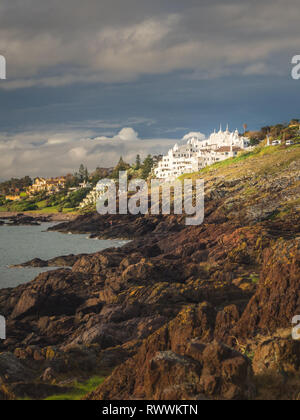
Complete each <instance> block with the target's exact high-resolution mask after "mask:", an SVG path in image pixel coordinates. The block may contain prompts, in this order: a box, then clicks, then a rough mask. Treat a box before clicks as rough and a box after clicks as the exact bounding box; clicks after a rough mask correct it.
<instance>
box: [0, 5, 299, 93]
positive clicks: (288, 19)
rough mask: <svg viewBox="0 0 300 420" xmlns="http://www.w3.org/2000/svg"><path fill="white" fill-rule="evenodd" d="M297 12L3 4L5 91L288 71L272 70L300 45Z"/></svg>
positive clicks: (292, 8) (293, 8) (283, 8)
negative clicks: (176, 75)
mask: <svg viewBox="0 0 300 420" xmlns="http://www.w3.org/2000/svg"><path fill="white" fill-rule="evenodd" d="M161 3H162V4H161ZM297 12H299V1H298V0H263V1H256V0H254V1H253V0H252V1H247V2H241V1H226V0H225V1H224V0H222V1H216V0H212V1H203V0H202V1H193V0H188V1H187V2H182V1H179V0H172V1H162V2H160V1H156V0H154V1H151V2H149V1H145V0H100V1H99V0H86V1H84V2H82V1H81V0H52V1H51V2H41V1H40V0H15V1H13V2H12V1H11V0H2V2H1V6H0V28H1V29H0V50H1V51H3V52H4V54H5V55H6V57H7V60H8V62H9V72H10V81H9V82H8V83H6V84H3V85H2V86H3V87H4V88H16V87H24V86H25V87H28V86H35V85H44V86H61V85H65V84H69V83H74V82H95V81H100V82H107V83H109V82H116V81H132V80H134V79H135V78H136V77H138V76H140V75H143V74H161V73H168V72H172V71H175V70H187V71H189V72H190V73H191V74H190V77H194V78H207V77H218V76H220V75H223V74H224V72H225V73H226V74H228V73H235V72H239V73H240V72H242V73H244V74H245V75H250V74H266V73H270V72H275V73H280V72H284V70H285V63H284V64H283V65H282V66H275V67H274V66H273V63H274V60H276V58H278V56H280V55H281V54H282V52H284V51H286V50H287V49H290V50H293V49H295V48H296V49H297V48H298V46H299V44H300V33H299V13H297ZM62 69H63V70H62Z"/></svg>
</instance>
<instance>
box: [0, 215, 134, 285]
mask: <svg viewBox="0 0 300 420" xmlns="http://www.w3.org/2000/svg"><path fill="white" fill-rule="evenodd" d="M54 224H55V223H43V224H42V225H41V226H7V225H4V226H0V289H3V288H6V287H15V286H18V285H20V284H22V283H26V282H28V281H31V280H33V279H34V278H35V277H36V276H37V275H38V274H39V273H42V272H44V271H49V270H53V269H54V268H53V267H49V268H14V269H11V268H8V267H9V266H10V265H15V264H20V263H24V262H26V261H30V260H32V259H33V258H41V259H42V260H48V259H50V258H54V257H58V256H61V255H69V254H75V255H76V254H85V253H86V254H88V253H93V252H98V251H101V250H103V249H105V248H111V247H117V246H122V245H124V244H125V243H126V241H118V240H113V241H102V240H93V239H87V235H64V234H62V233H58V232H46V230H47V229H48V227H50V226H53V225H54Z"/></svg>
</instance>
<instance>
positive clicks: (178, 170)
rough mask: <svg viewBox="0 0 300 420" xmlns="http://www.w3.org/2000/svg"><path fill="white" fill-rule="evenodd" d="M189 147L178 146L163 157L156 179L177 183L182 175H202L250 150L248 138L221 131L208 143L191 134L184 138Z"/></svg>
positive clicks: (156, 170) (200, 137)
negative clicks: (193, 173)
mask: <svg viewBox="0 0 300 420" xmlns="http://www.w3.org/2000/svg"><path fill="white" fill-rule="evenodd" d="M183 139H184V140H186V141H187V143H186V144H183V145H178V144H176V145H175V146H174V147H173V148H172V149H171V150H169V152H168V154H167V155H166V156H163V158H162V160H161V161H160V162H159V164H158V166H157V168H155V169H154V173H155V176H156V177H157V178H159V179H165V180H173V179H175V178H177V177H179V176H180V175H183V174H186V173H192V172H198V171H200V170H201V169H203V168H204V167H206V166H208V165H212V164H214V163H216V162H220V161H222V160H225V159H228V158H230V157H235V156H237V154H238V153H239V152H240V151H242V150H244V149H247V148H248V147H249V146H250V143H249V139H248V138H247V137H243V136H240V134H239V132H238V130H236V131H234V132H230V131H229V129H228V127H227V129H226V131H223V130H222V127H220V131H219V132H216V131H215V132H214V133H212V134H211V135H210V137H209V138H208V139H206V138H204V136H203V135H201V134H200V133H190V134H189V135H187V136H185V137H184V138H183Z"/></svg>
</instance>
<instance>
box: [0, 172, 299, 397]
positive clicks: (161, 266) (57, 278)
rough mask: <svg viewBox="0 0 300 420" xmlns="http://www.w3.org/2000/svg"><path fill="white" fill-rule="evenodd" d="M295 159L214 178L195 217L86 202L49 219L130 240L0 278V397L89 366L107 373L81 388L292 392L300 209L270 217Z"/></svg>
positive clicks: (154, 392)
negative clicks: (106, 209) (22, 279)
mask: <svg viewBox="0 0 300 420" xmlns="http://www.w3.org/2000/svg"><path fill="white" fill-rule="evenodd" d="M297 171H298V167H297V166H296V167H295V168H294V169H293V170H291V173H289V174H288V176H287V171H286V170H285V172H284V176H282V175H281V174H280V175H278V176H274V175H272V176H270V177H265V178H264V180H263V182H260V183H259V182H258V180H257V178H255V176H254V175H253V176H251V175H250V174H249V175H247V177H244V176H243V177H238V176H237V177H236V178H235V179H230V180H226V181H225V180H224V178H221V177H220V178H218V177H216V176H213V177H211V178H210V179H208V180H207V190H206V206H205V208H206V217H205V223H204V224H203V225H201V226H197V227H186V226H185V225H184V218H183V217H182V218H178V217H175V216H158V217H157V216H155V217H154V216H153V217H152V216H143V217H142V216H140V217H133V216H119V217H117V216H107V217H105V216H99V215H98V214H89V215H84V216H79V217H78V218H77V219H75V220H73V221H71V222H69V223H62V224H60V225H57V226H55V227H54V228H51V230H53V229H54V230H57V231H60V232H64V233H69V232H73V233H86V234H90V235H93V237H98V238H105V239H107V238H110V239H114V238H126V239H130V240H131V242H130V243H128V244H126V245H125V246H123V247H122V248H111V249H108V250H104V251H102V252H98V253H95V254H91V255H78V256H68V258H67V257H65V259H64V258H62V259H61V265H62V267H63V268H61V269H58V270H54V271H51V272H47V273H43V274H40V275H39V276H38V277H37V278H36V279H35V280H33V281H32V282H30V283H28V284H25V285H21V286H19V287H17V288H15V289H5V290H0V313H1V314H2V315H4V316H5V317H6V319H7V332H8V338H7V340H6V341H4V342H1V343H0V351H1V352H2V354H0V377H1V380H2V384H3V386H2V387H1V388H0V398H1V397H2V399H10V398H17V397H23V396H24V394H26V396H27V397H29V398H32V399H39V398H44V397H45V395H50V394H51V393H52V394H53V393H56V394H57V393H59V392H61V393H62V392H64V384H65V383H66V381H70V380H71V379H78V380H80V379H86V378H88V377H91V376H92V375H95V374H97V375H102V376H106V377H107V379H106V380H105V382H104V383H103V384H102V385H101V386H100V387H99V388H98V389H97V390H95V391H94V392H93V393H91V394H90V395H88V396H86V399H94V400H97V399H176V398H178V399H207V400H209V399H217V400H218V399H224V400H237V399H262V398H267V399H284V398H288V399H298V398H299V396H300V342H299V341H293V340H292V338H291V328H292V325H291V320H292V318H293V317H294V316H295V315H296V314H297V313H298V314H300V282H299V279H300V215H299V212H298V211H297V209H296V207H295V208H293V206H290V207H289V213H288V217H280V214H279V216H276V217H275V216H273V215H277V214H278V213H277V210H278V209H279V208H280V209H282V206H283V205H284V200H287V202H289V203H290V202H291V199H292V198H294V199H296V200H297V199H298V198H299V197H300V185H299V181H295V176H298V177H299V171H298V172H297ZM298 179H299V178H298ZM290 180H291V181H290ZM250 188H252V189H254V193H253V196H251V195H250V194H249V189H250ZM251 191H252V190H251ZM279 197H280V199H279ZM296 205H297V201H296ZM52 263H53V262H51V261H49V262H40V261H35V264H48V265H50V264H52ZM29 264H33V262H31V263H29ZM16 366H17V368H16ZM49 387H50V388H49ZM51 387H52V388H51ZM53 387H54V388H53ZM37 388H38V389H39V392H38V391H37ZM24 390H25V391H24Z"/></svg>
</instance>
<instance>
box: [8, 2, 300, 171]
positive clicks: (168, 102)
mask: <svg viewBox="0 0 300 420" xmlns="http://www.w3.org/2000/svg"><path fill="white" fill-rule="evenodd" d="M299 9H300V7H299V0H261V1H257V0H252V1H247V2H246V1H243V2H242V1H240V0H239V1H236V0H231V1H226V0H222V1H221V0H210V1H208V0H201V1H200V0H188V1H182V0H161V1H158V0H152V1H148V0H147V1H146V0H85V1H84V2H83V1H81V0H51V1H50V2H45V1H40V0H14V1H11V0H2V1H1V4H0V54H3V55H4V56H5V57H6V59H7V74H8V80H6V81H1V82H0V94H1V95H2V96H1V97H2V103H1V104H0V107H1V109H0V111H1V114H2V117H0V124H2V126H3V127H4V126H5V127H6V126H7V127H6V129H5V132H6V134H2V135H1V136H0V149H1V151H2V153H1V156H0V166H1V169H0V178H3V177H7V176H12V175H15V174H16V173H18V175H21V174H25V173H28V172H29V173H30V174H32V175H33V174H37V173H39V171H40V172H41V173H43V174H45V175H47V174H50V172H51V171H52V172H53V171H56V170H57V171H58V170H59V169H61V171H60V172H62V171H65V170H67V169H68V170H72V169H74V165H75V166H76V165H77V164H78V163H79V162H80V160H81V159H82V160H84V163H85V164H88V165H89V166H91V167H92V166H97V165H101V164H103V165H104V164H105V162H106V163H107V165H112V164H114V163H115V160H116V159H117V155H120V154H121V152H122V153H123V154H124V155H125V158H127V159H131V158H132V156H133V155H134V154H135V152H136V151H137V150H138V151H140V150H141V143H142V144H143V150H144V151H145V152H148V151H153V152H156V153H159V152H160V151H162V150H165V149H166V148H167V147H168V145H169V144H170V143H172V141H173V143H174V141H175V138H176V137H177V135H178V137H182V136H183V135H184V134H186V133H187V132H189V131H199V130H200V131H206V132H207V133H208V132H209V131H210V130H212V129H213V128H214V126H211V125H210V122H211V121H214V122H215V125H216V126H217V125H218V124H219V123H220V120H222V119H223V118H224V117H225V113H226V110H227V111H228V112H231V115H232V117H231V119H230V121H228V120H229V118H228V114H226V117H225V118H227V121H228V122H229V123H239V127H241V125H242V124H243V123H244V122H245V120H246V119H247V122H250V123H252V122H253V123H254V124H260V123H261V122H262V121H264V120H265V119H267V118H268V117H269V115H274V118H275V115H276V116H277V115H278V113H279V111H280V108H279V107H280V106H282V109H284V110H286V114H284V112H283V114H284V115H283V118H285V115H287V111H288V108H287V107H286V106H285V102H287V101H288V99H289V101H288V102H289V103H291V102H293V99H294V97H293V98H291V96H289V98H288V97H287V96H284V95H290V93H287V92H290V91H292V92H295V91H296V89H298V86H300V84H298V85H297V87H296V86H295V88H294V89H291V90H289V89H290V88H291V86H286V85H285V80H289V82H290V79H289V78H290V59H291V57H292V56H293V55H295V54H297V53H300V51H299V46H300V31H299ZM223 79H224V84H223V85H222V84H220V83H219V81H220V80H223ZM271 79H272V81H271ZM170 80H172V81H174V84H173V86H171V85H169V84H168V81H170ZM273 80H275V83H274V82H273ZM220 86H221V88H220ZM208 87H209V89H208ZM271 88H272V91H271V93H270V89H271ZM256 89H257V92H255V93H256V98H255V99H254V96H253V90H256ZM276 89H277V90H276ZM93 92H97V93H99V98H98V100H96V99H95V97H94V96H93ZM274 92H275V93H276V92H277V96H276V97H275V98H274ZM295 94H296V93H295ZM238 95H240V98H239V97H238ZM267 95H268V96H267ZM272 96H273V97H272ZM266 97H269V102H268V104H269V105H268V106H267V107H266V106H264V105H262V101H265V100H266ZM277 98H280V102H278V101H277V102H276V101H274V99H276V100H277ZM230 100H231V102H230ZM238 101H240V103H238ZM254 101H255V102H254ZM260 104H261V109H260ZM276 104H277V105H276ZM276 106H277V108H275V107H276ZM196 107H198V109H199V115H200V110H201V112H202V117H201V118H202V119H201V118H200V117H199V124H200V123H202V124H205V123H206V126H205V127H202V126H196V120H195V117H194V116H195V112H196V111H195V108H196ZM219 108H221V110H222V109H224V112H223V111H221V112H222V114H224V115H220V109H219ZM298 108H299V107H298ZM242 110H244V112H243V113H242ZM272 111H273V114H272ZM296 116H297V115H291V118H292V117H296ZM192 117H193V118H192ZM242 118H243V119H244V120H242ZM115 121H117V122H115ZM227 121H224V120H222V122H223V123H224V124H225V123H226V122H227ZM208 122H209V123H208ZM266 122H270V123H271V122H272V121H266ZM192 124H193V126H192ZM47 125H48V126H47ZM41 126H42V127H43V129H42V130H41ZM124 127H132V129H133V130H134V131H135V132H140V130H141V131H142V136H141V137H142V138H145V137H147V138H151V139H152V140H148V141H141V140H140V139H139V138H138V137H137V136H136V137H135V138H131V139H130V141H128V138H126V136H128V135H129V137H130V136H131V135H132V134H133V133H134V131H132V132H131V133H129V134H128V131H127V132H126V131H123V132H121V134H120V131H121V130H122V128H124ZM150 128H151V129H150ZM232 128H235V127H232ZM13 131H18V133H17V134H16V132H14V133H13ZM62 132H63V133H64V134H63V136H62V135H61V134H57V133H62ZM118 133H119V134H118ZM107 136H110V137H111V139H110V140H105V139H104V138H103V137H107ZM168 137H171V138H173V139H174V140H172V141H171V140H170V139H167V140H163V139H166V138H168ZM62 138H63V139H66V138H67V139H68V141H59V139H62ZM90 138H94V140H93V141H90V140H89V139H90ZM95 138H96V139H95ZM153 138H156V139H157V140H153ZM57 139H58V140H57ZM49 142H52V143H49ZM155 145H157V146H155ZM31 159H32V161H31ZM50 160H51V165H49V163H47V162H49V161H50Z"/></svg>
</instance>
